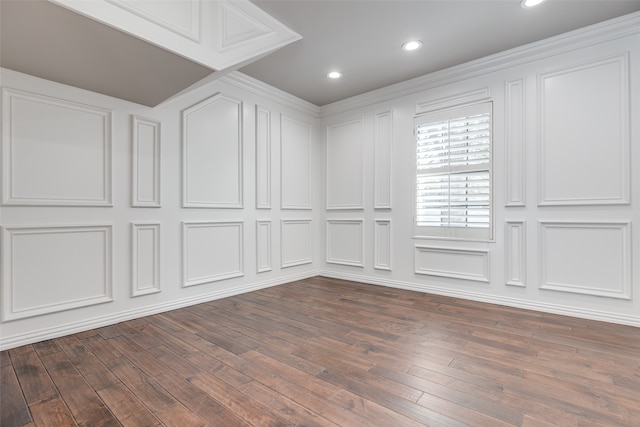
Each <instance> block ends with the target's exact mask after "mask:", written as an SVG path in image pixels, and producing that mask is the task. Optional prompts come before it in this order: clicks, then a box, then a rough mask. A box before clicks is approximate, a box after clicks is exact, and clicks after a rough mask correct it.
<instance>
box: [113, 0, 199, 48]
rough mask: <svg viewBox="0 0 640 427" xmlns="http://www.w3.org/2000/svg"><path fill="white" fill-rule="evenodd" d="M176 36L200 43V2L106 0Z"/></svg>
mask: <svg viewBox="0 0 640 427" xmlns="http://www.w3.org/2000/svg"><path fill="white" fill-rule="evenodd" d="M106 1H107V2H109V3H112V4H114V5H116V6H118V7H121V8H122V9H125V10H128V11H129V12H131V13H133V14H135V15H137V16H139V17H140V18H142V19H145V20H147V21H149V22H152V23H154V24H157V25H159V26H161V27H162V28H164V29H166V30H169V31H171V32H172V33H175V34H177V35H180V36H183V37H186V38H188V39H189V40H193V41H194V42H199V41H200V18H201V16H200V0H180V1H173V2H171V1H164V2H157V1H140V0H139V1H135V0H106Z"/></svg>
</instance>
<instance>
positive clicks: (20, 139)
mask: <svg viewBox="0 0 640 427" xmlns="http://www.w3.org/2000/svg"><path fill="white" fill-rule="evenodd" d="M2 93H3V103H4V108H3V110H4V118H3V120H4V123H5V126H3V180H4V185H3V189H4V196H3V201H4V203H5V204H7V205H38V206H64V205H73V206H110V205H111V112H110V111H108V110H104V109H101V108H97V107H91V106H88V105H84V104H77V103H74V102H70V101H66V100H62V99H56V98H50V97H45V96H41V95H35V94H30V93H27V92H19V91H15V90H10V89H4V90H3V92H2ZM36 124H37V125H36Z"/></svg>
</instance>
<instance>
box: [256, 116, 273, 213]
mask: <svg viewBox="0 0 640 427" xmlns="http://www.w3.org/2000/svg"><path fill="white" fill-rule="evenodd" d="M261 115H262V116H266V117H263V118H264V119H266V123H267V125H266V128H265V129H263V128H262V127H261V126H260V116H261ZM255 121H256V209H271V110H268V109H266V108H263V107H260V106H259V105H256V112H255ZM262 144H264V149H261V148H263V147H262ZM262 153H264V154H265V156H264V157H262V156H261V154H262ZM263 175H264V178H265V180H266V186H267V191H266V194H260V188H261V185H260V180H261V179H262V178H263Z"/></svg>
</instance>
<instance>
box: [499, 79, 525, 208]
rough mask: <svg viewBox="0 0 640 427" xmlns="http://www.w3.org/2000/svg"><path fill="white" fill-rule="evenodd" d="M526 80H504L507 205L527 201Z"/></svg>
mask: <svg viewBox="0 0 640 427" xmlns="http://www.w3.org/2000/svg"><path fill="white" fill-rule="evenodd" d="M526 118H527V117H526V81H525V79H524V77H523V78H520V79H517V80H511V81H508V82H506V83H505V132H504V133H505V147H504V151H505V165H506V178H505V190H506V195H505V201H506V202H505V206H526V204H527V173H526V171H527V161H526V157H527V156H526V146H527V144H526V123H527V120H526Z"/></svg>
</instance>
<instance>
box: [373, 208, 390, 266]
mask: <svg viewBox="0 0 640 427" xmlns="http://www.w3.org/2000/svg"><path fill="white" fill-rule="evenodd" d="M382 224H386V226H385V227H386V228H387V230H388V238H387V240H388V242H389V247H388V248H387V252H388V253H389V259H388V260H387V262H386V263H383V262H380V260H379V259H378V253H379V251H380V240H379V239H380V233H381V231H379V230H380V229H381V228H384V227H382ZM373 240H374V243H373V268H374V269H376V270H387V271H391V266H392V265H393V252H392V250H393V245H392V242H393V228H392V227H391V220H390V219H376V220H375V221H374V223H373Z"/></svg>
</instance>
